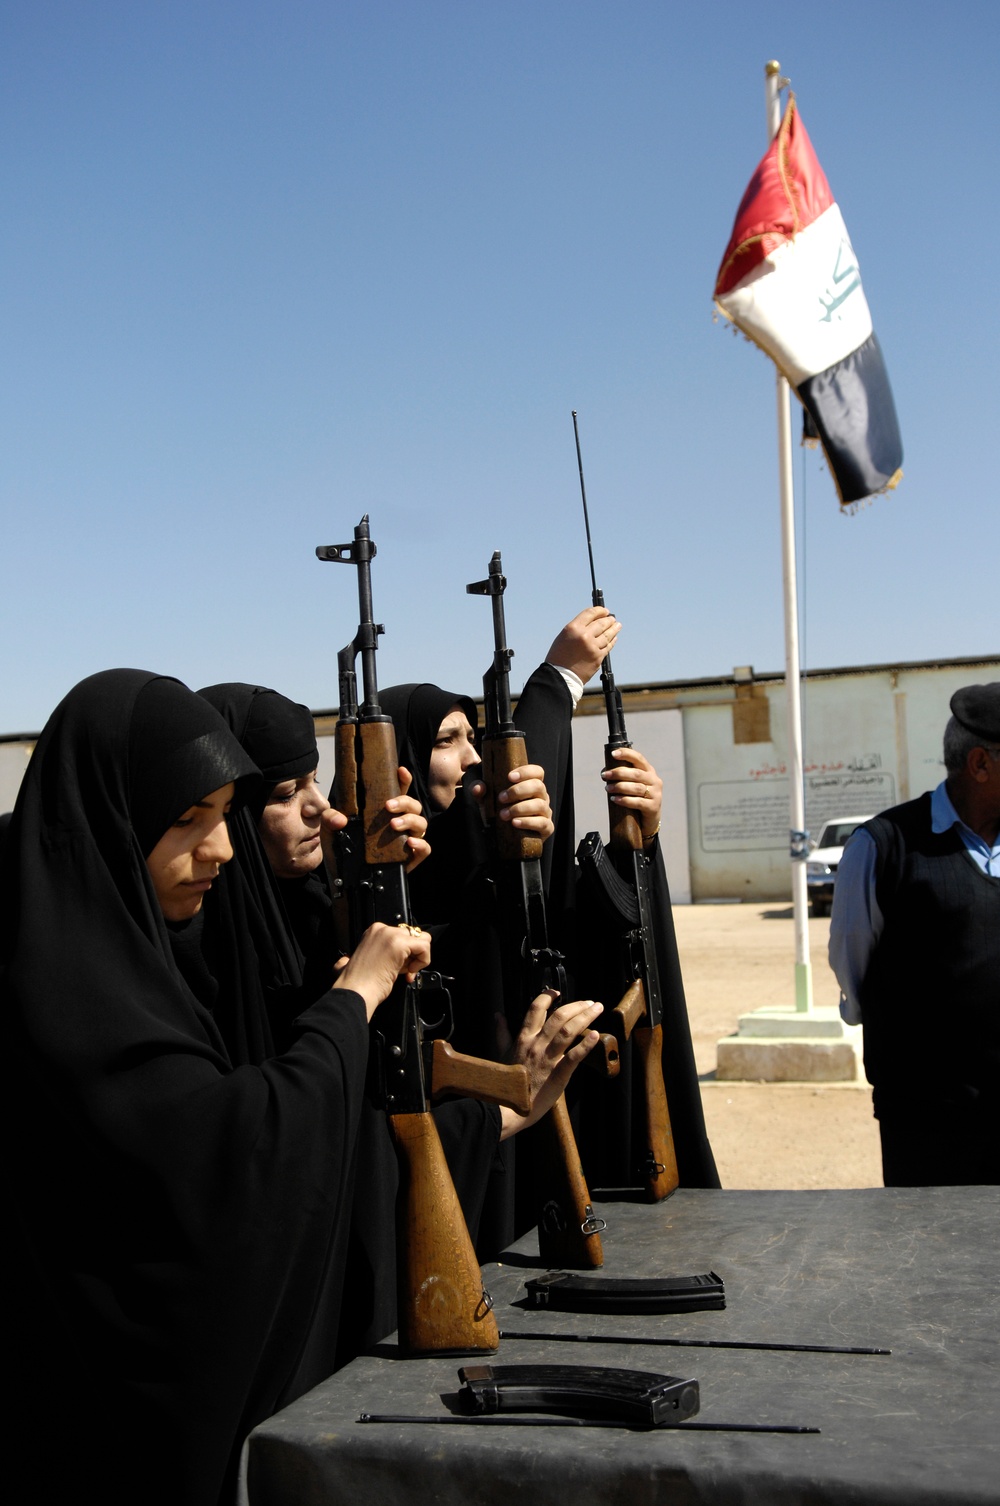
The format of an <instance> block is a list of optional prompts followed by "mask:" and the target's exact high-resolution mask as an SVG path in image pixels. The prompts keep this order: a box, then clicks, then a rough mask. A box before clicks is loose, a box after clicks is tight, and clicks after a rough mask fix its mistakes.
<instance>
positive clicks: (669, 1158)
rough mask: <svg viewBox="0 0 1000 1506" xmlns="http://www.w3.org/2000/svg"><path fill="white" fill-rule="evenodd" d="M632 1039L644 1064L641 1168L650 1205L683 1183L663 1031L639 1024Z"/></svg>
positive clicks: (655, 1027) (657, 1027)
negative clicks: (667, 1083) (664, 1061)
mask: <svg viewBox="0 0 1000 1506" xmlns="http://www.w3.org/2000/svg"><path fill="white" fill-rule="evenodd" d="M632 1039H633V1041H634V1042H635V1046H636V1050H637V1051H638V1052H639V1057H640V1060H641V1062H642V1075H643V1081H644V1084H645V1090H646V1156H645V1164H644V1165H643V1166H642V1167H641V1168H640V1169H641V1171H642V1178H643V1181H644V1182H645V1184H646V1196H647V1197H648V1198H649V1200H650V1202H652V1203H658V1202H660V1201H661V1200H662V1199H663V1198H665V1197H666V1196H667V1195H668V1194H669V1193H671V1192H673V1191H674V1190H675V1189H676V1188H677V1187H679V1186H680V1180H681V1179H680V1174H679V1173H678V1170H677V1154H676V1151H675V1150H674V1136H673V1131H672V1130H671V1128H670V1110H669V1109H668V1108H667V1094H666V1089H665V1088H664V1086H663V1068H662V1065H661V1052H662V1050H663V1029H662V1027H661V1026H659V1025H655V1026H654V1027H653V1028H652V1029H650V1027H649V1026H647V1025H637V1026H636V1028H635V1030H633V1032H632Z"/></svg>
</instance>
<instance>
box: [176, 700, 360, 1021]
mask: <svg viewBox="0 0 1000 1506" xmlns="http://www.w3.org/2000/svg"><path fill="white" fill-rule="evenodd" d="M198 694H199V695H201V696H204V698H205V700H206V701H208V702H209V703H210V704H211V705H212V706H214V707H215V709H216V710H217V711H218V712H219V714H220V715H221V716H222V717H223V718H224V720H225V722H226V724H227V725H228V726H229V727H230V728H231V729H232V731H233V733H234V735H235V736H236V738H237V740H238V741H239V742H240V744H241V745H242V747H243V748H244V750H245V751H246V752H247V753H248V754H249V755H250V757H251V758H252V759H253V761H254V763H255V764H256V765H257V767H258V768H259V769H260V771H261V774H262V775H263V784H262V787H261V790H260V792H259V794H258V796H257V798H256V799H255V800H254V801H252V802H251V803H250V804H249V805H248V806H247V807H246V809H245V810H244V811H243V813H242V814H241V815H240V816H239V817H238V818H237V820H236V821H235V822H234V823H233V826H232V831H233V846H234V848H235V851H236V857H237V860H238V863H239V866H240V868H241V869H242V870H243V872H244V874H245V876H246V880H247V883H248V884H249V886H250V888H251V890H252V892H253V895H254V898H255V901H256V905H257V908H258V909H259V911H260V913H261V914H262V915H263V916H264V918H265V921H266V923H267V929H268V932H269V935H270V938H271V948H272V963H273V965H272V969H271V978H270V980H269V990H270V998H271V1016H272V1027H273V1028H274V1030H275V1031H276V1033H277V1035H278V1037H279V1039H280V1038H281V1037H282V1036H283V1033H284V1029H285V1026H286V1024H287V1022H288V1021H289V1020H290V1019H291V1018H293V1017H294V1015H295V1014H297V1012H298V1009H299V1008H300V1007H302V1006H304V1005H305V1004H306V1003H308V1002H311V1000H312V999H315V998H318V997H319V995H320V994H321V993H323V992H324V991H325V990H326V989H328V988H329V987H330V984H331V983H332V981H333V963H334V960H335V959H336V957H337V956H338V955H339V950H340V949H339V948H338V947H337V946H336V945H335V943H334V940H333V928H332V922H331V913H330V912H331V899H330V890H329V886H328V884H327V880H326V871H325V869H324V867H323V866H322V864H321V865H320V866H319V867H318V868H315V869H313V871H312V872H311V873H309V874H307V875H305V876H304V877H301V878H277V877H276V876H275V875H274V874H273V873H272V871H271V866H270V863H269V862H268V860H267V856H266V854H265V852H264V849H263V846H262V844H261V840H260V835H259V831H258V826H259V823H260V819H261V816H262V814H263V810H264V807H265V805H266V804H267V801H268V798H269V797H270V794H271V792H272V790H273V789H274V787H275V785H278V784H282V783H283V782H284V781H285V780H286V779H300V778H301V777H302V776H303V775H304V774H310V773H312V771H313V770H314V769H315V768H316V767H317V765H318V764H319V749H318V747H317V745H316V728H315V723H314V722H313V717H312V712H311V711H310V710H309V708H308V707H307V706H303V705H301V704H300V703H299V702H297V701H291V700H289V699H288V697H287V696H283V695H281V694H280V692H279V691H277V690H269V689H268V688H267V687H266V686H264V685H246V684H241V683H240V682H238V681H234V682H230V683H228V684H222V685H208V686H206V687H205V689H204V690H200V691H199V692H198Z"/></svg>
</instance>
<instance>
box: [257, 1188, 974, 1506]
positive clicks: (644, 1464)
mask: <svg viewBox="0 0 1000 1506" xmlns="http://www.w3.org/2000/svg"><path fill="white" fill-rule="evenodd" d="M598 1211H599V1212H600V1213H601V1214H602V1215H603V1217H605V1218H606V1219H607V1221H608V1225H609V1227H608V1230H607V1232H606V1233H605V1234H604V1235H603V1241H604V1251H605V1265H604V1269H603V1271H602V1273H601V1274H604V1275H609V1276H639V1275H643V1276H650V1275H687V1274H696V1273H702V1272H707V1271H716V1272H718V1273H719V1275H721V1276H722V1277H723V1278H724V1280H725V1284H726V1302H727V1305H726V1309H725V1310H724V1311H721V1312H720V1311H710V1312H701V1313H685V1314H679V1315H673V1316H667V1315H662V1316H648V1315H647V1316H641V1317H624V1316H609V1315H606V1314H599V1315H584V1314H570V1313H559V1312H551V1311H542V1312H533V1311H529V1310H527V1309H525V1308H524V1307H523V1306H521V1305H519V1304H520V1302H521V1299H522V1297H523V1283H524V1281H525V1280H526V1279H527V1278H529V1277H530V1276H531V1275H533V1274H537V1273H538V1272H539V1271H540V1270H541V1269H542V1267H541V1266H540V1264H539V1262H538V1259H537V1254H536V1251H537V1244H536V1242H535V1240H534V1236H528V1237H527V1238H526V1239H524V1240H522V1241H521V1242H520V1243H519V1244H518V1245H516V1246H515V1247H514V1249H513V1250H512V1251H510V1252H508V1254H507V1255H506V1256H505V1259H504V1262H503V1263H502V1264H501V1265H496V1266H493V1265H491V1266H488V1267H486V1270H485V1278H486V1284H487V1286H488V1288H489V1290H490V1292H491V1294H492V1296H493V1298H494V1302H495V1310H496V1314H497V1318H498V1322H499V1325H500V1328H501V1329H502V1330H503V1332H504V1333H505V1335H506V1334H510V1335H513V1334H516V1333H518V1332H526V1331H529V1330H535V1331H536V1332H537V1331H544V1332H546V1333H555V1334H560V1335H562V1334H566V1335H568V1334H571V1333H577V1334H604V1335H620V1336H623V1337H632V1338H638V1337H647V1336H648V1337H656V1336H666V1337H673V1338H682V1339H724V1340H740V1341H744V1342H771V1343H799V1344H825V1345H836V1346H874V1347H882V1348H888V1349H891V1350H892V1353H891V1355H889V1356H884V1355H880V1356H865V1355H835V1354H817V1353H790V1352H780V1351H766V1350H749V1349H747V1350H742V1349H706V1348H697V1347H685V1348H661V1347H651V1346H647V1345H640V1344H635V1343H621V1344H619V1343H612V1344H601V1345H592V1344H583V1343H580V1342H574V1341H567V1342H560V1341H557V1340H552V1341H542V1342H526V1341H524V1340H520V1339H518V1338H516V1337H505V1338H504V1339H503V1340H502V1341H501V1345H500V1349H499V1352H498V1353H497V1355H496V1363H498V1364H522V1363H527V1362H537V1363H547V1364H553V1363H559V1364H588V1365H611V1366H626V1367H629V1368H634V1369H641V1370H650V1371H656V1372H660V1373H663V1372H666V1373H669V1374H671V1375H676V1376H682V1377H684V1378H691V1377H693V1378H696V1379H697V1380H698V1381H699V1383H700V1386H701V1411H700V1413H699V1416H698V1417H697V1419H695V1420H696V1421H697V1422H700V1423H706V1422H712V1423H717V1422H725V1423H757V1424H760V1423H770V1424H799V1425H805V1426H813V1427H818V1428H820V1429H821V1431H820V1433H819V1434H818V1435H815V1434H802V1435H799V1434H794V1435H784V1434H771V1433H746V1432H709V1431H694V1430H686V1429H685V1428H684V1427H683V1426H682V1427H680V1428H671V1429H663V1430H658V1431H655V1432H637V1431H634V1430H629V1429H579V1428H572V1427H550V1426H546V1427H538V1428H522V1427H509V1426H503V1425H499V1426H496V1425H495V1426H474V1427H468V1426H455V1427H452V1426H446V1427H437V1426H433V1427H421V1426H414V1425H411V1424H405V1423H404V1424H384V1425H379V1424H369V1425H363V1424H360V1423H359V1422H358V1421H357V1419H358V1416H359V1414H360V1413H361V1412H363V1411H365V1412H372V1413H404V1414H407V1415H419V1416H441V1415H446V1413H447V1411H448V1401H445V1400H443V1399H442V1398H449V1399H452V1398H454V1395H455V1393H456V1391H457V1390H458V1379H457V1372H458V1367H459V1366H460V1365H462V1364H466V1363H469V1364H471V1363H477V1361H473V1360H463V1359H461V1358H458V1359H455V1358H437V1359H423V1360H401V1359H399V1358H398V1356H397V1352H396V1348H395V1344H394V1343H393V1342H392V1341H387V1342H386V1343H385V1344H382V1345H379V1346H378V1347H377V1349H376V1350H375V1351H373V1352H372V1353H371V1354H370V1355H366V1356H363V1357H361V1358H360V1359H357V1360H355V1361H354V1362H353V1363H352V1364H351V1365H349V1366H347V1367H346V1368H345V1369H344V1370H342V1371H340V1372H339V1373H338V1374H337V1375H335V1376H333V1377H331V1378H330V1379H329V1380H328V1381H326V1382H324V1384H323V1385H321V1386H318V1387H317V1388H316V1389H315V1390H314V1391H311V1392H310V1393H309V1394H308V1395H307V1396H304V1397H302V1398H301V1399H300V1400H299V1401H298V1402H296V1403H295V1404H294V1405H292V1406H291V1407H288V1408H286V1409H285V1411H283V1412H281V1413H279V1414H278V1416H277V1417H274V1418H272V1419H270V1421H268V1422H266V1423H264V1424H262V1426H261V1427H259V1428H258V1429H256V1431H255V1432H254V1434H253V1435H252V1436H251V1439H250V1442H249V1445H248V1447H249V1499H250V1503H251V1506H279V1503H280V1506H290V1503H295V1506H341V1503H347V1502H351V1503H356V1502H364V1503H365V1506H382V1503H385V1506H426V1503H428V1502H434V1506H460V1503H461V1506H494V1503H496V1506H501V1503H503V1506H510V1502H511V1500H512V1498H513V1497H514V1495H515V1493H517V1492H519V1491H520V1492H523V1494H524V1506H548V1503H552V1506H555V1503H559V1506H619V1503H621V1506H625V1503H628V1506H646V1503H653V1502H656V1503H670V1506H673V1503H683V1506H688V1503H692V1506H693V1503H699V1506H704V1503H706V1502H727V1503H729V1502H732V1503H739V1506H747V1503H758V1502H759V1503H761V1506H764V1503H767V1506H783V1503H786V1502H797V1503H803V1506H805V1503H808V1506H817V1503H822V1502H834V1501H835V1502H844V1503H847V1502H850V1503H851V1506H858V1503H861V1502H878V1503H882V1502H885V1503H890V1502H891V1503H894V1506H897V1503H898V1506H917V1503H923V1502H927V1503H930V1502H934V1503H938V1502H954V1503H956V1506H959V1503H960V1506H971V1503H980V1502H991V1503H1000V1363H998V1339H1000V1322H998V1318H1000V1295H998V1283H997V1279H996V1266H997V1257H996V1242H997V1238H998V1233H1000V1189H997V1188H913V1189H909V1188H878V1189H865V1190H859V1191H835V1192H833V1191H831V1192H726V1191H723V1192H717V1191H694V1190H690V1191H689V1190H684V1189H682V1190H680V1191H678V1192H677V1193H675V1194H674V1196H673V1197H671V1198H669V1199H668V1200H667V1201H666V1202H664V1203H661V1204H659V1205H657V1206H649V1205H647V1204H644V1203H641V1202H638V1201H634V1200H633V1198H632V1195H631V1194H622V1195H621V1199H620V1200H616V1199H615V1198H614V1197H613V1195H610V1197H609V1200H607V1201H604V1202H602V1203H601V1204H600V1205H599V1209H598ZM452 1404H453V1402H452Z"/></svg>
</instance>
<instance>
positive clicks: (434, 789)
mask: <svg viewBox="0 0 1000 1506" xmlns="http://www.w3.org/2000/svg"><path fill="white" fill-rule="evenodd" d="M474 739H475V733H474V732H473V729H472V728H471V727H470V726H469V718H468V717H467V716H466V714H465V712H464V711H462V710H461V709H460V708H459V707H458V706H456V707H455V708H454V709H453V710H452V711H449V713H448V715H447V716H446V717H445V719H444V721H443V722H442V723H441V725H440V727H439V728H438V734H437V737H436V738H435V740H434V747H433V748H432V749H431V762H430V768H429V769H428V773H427V788H428V790H429V792H430V797H431V799H432V800H433V802H434V804H435V805H436V806H437V807H438V809H439V810H445V811H446V810H447V809H448V807H449V805H451V803H452V801H453V800H454V798H455V791H456V790H457V789H458V786H459V785H460V784H461V783H462V775H463V774H464V773H465V771H466V769H471V768H474V767H475V766H476V764H478V763H480V762H481V760H480V757H479V754H478V753H477V752H476V745H475V740H474Z"/></svg>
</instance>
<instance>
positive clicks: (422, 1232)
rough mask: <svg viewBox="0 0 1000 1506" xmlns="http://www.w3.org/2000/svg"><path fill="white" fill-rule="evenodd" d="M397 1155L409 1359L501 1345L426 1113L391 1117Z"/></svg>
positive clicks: (402, 1321)
mask: <svg viewBox="0 0 1000 1506" xmlns="http://www.w3.org/2000/svg"><path fill="white" fill-rule="evenodd" d="M389 1123H390V1125H391V1127H392V1134H393V1139H394V1140H395V1142H396V1149H397V1151H398V1156H399V1179H400V1185H399V1197H398V1201H397V1210H396V1305H397V1310H398V1313H399V1343H400V1347H401V1348H402V1349H403V1350H404V1351H405V1352H406V1353H407V1354H477V1353H481V1352H483V1351H484V1350H485V1351H488V1352H492V1351H493V1350H495V1349H497V1348H498V1347H499V1344H500V1336H499V1334H498V1332H497V1325H496V1319H495V1318H494V1316H493V1313H492V1311H491V1310H490V1301H489V1298H488V1296H487V1295H486V1292H485V1290H484V1288H483V1279H482V1273H481V1271H480V1269H479V1262H478V1261H477V1260H476V1252H475V1250H474V1249H473V1248H472V1240H471V1239H470V1238H469V1233H468V1230H467V1229H466V1227H465V1219H464V1218H463V1216H462V1208H461V1204H460V1203H459V1201H458V1195H457V1193H456V1192H455V1188H454V1185H453V1183H452V1180H451V1175H450V1173H449V1171H448V1163H447V1161H446V1160H445V1156H444V1151H443V1150H442V1148H441V1141H440V1138H439V1136H438V1132H437V1127H436V1126H435V1123H434V1119H433V1117H432V1115H430V1114H391V1115H390V1116H389Z"/></svg>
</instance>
